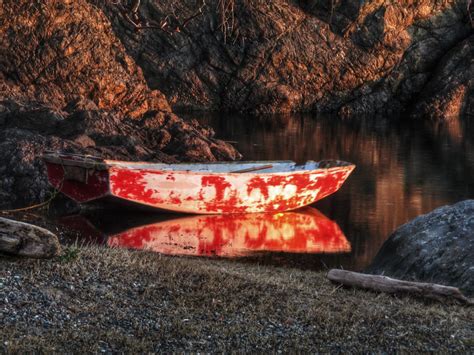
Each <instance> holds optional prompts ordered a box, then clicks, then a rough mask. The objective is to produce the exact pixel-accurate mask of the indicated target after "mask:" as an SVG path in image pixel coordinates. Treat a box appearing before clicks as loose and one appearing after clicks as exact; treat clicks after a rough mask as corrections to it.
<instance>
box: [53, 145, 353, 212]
mask: <svg viewBox="0 0 474 355" xmlns="http://www.w3.org/2000/svg"><path fill="white" fill-rule="evenodd" d="M44 161H45V162H46V166H47V171H48V178H49V181H50V183H51V184H52V185H53V186H54V187H55V188H56V189H58V190H60V191H61V192H62V193H64V194H65V195H67V196H69V197H70V198H72V199H73V200H75V201H77V202H79V203H86V202H92V201H112V202H120V201H122V202H128V203H132V204H138V205H141V206H147V207H153V208H156V209H159V210H165V211H171V212H179V213H196V214H226V213H256V212H283V211H289V210H294V209H297V208H300V207H303V206H307V205H310V204H312V203H314V202H315V201H318V200H320V199H322V198H324V197H326V196H328V195H330V194H332V193H334V192H336V191H337V190H338V189H339V188H340V187H341V186H342V184H343V183H344V181H345V180H346V179H347V177H348V176H349V174H350V173H351V172H352V170H354V168H355V166H354V165H353V164H350V163H347V162H342V161H336V160H325V161H321V162H314V161H308V162H306V163H305V164H302V165H297V164H296V163H295V162H293V161H261V162H258V161H257V162H218V163H205V164H204V163H181V164H161V163H145V162H125V161H114V160H104V159H98V158H94V157H90V156H78V155H72V154H70V155H68V154H59V153H54V154H47V155H45V156H44Z"/></svg>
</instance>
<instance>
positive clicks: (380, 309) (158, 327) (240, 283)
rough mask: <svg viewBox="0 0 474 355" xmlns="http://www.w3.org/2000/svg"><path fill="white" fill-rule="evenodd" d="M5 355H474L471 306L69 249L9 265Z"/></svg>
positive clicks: (5, 272)
mask: <svg viewBox="0 0 474 355" xmlns="http://www.w3.org/2000/svg"><path fill="white" fill-rule="evenodd" d="M0 300H1V302H0V340H1V344H0V352H6V353H9V352H31V351H40V352H52V351H54V352H65V351H67V352H106V353H107V352H117V351H125V352H134V353H136V352H157V351H199V352H201V351H205V352H210V351H212V352H215V351H230V350H237V351H269V350H270V351H283V352H289V351H295V350H300V351H305V352H306V351H324V352H327V351H331V352H340V351H344V352H346V351H370V352H392V351H394V350H408V351H443V352H445V351H461V352H473V351H474V311H473V308H472V307H470V308H468V307H463V306H460V305H456V304H448V305H446V304H439V303H432V302H427V301H421V300H418V299H414V298H410V297H401V298H397V297H393V296H388V295H383V294H376V293H370V292H365V291H355V290H346V289H343V288H339V287H335V286H334V285H332V284H331V283H329V282H328V281H327V280H326V279H325V275H324V273H321V272H312V271H301V270H297V269H290V268H284V267H279V268H278V267H271V266H259V265H249V264H242V263H239V262H232V261H226V260H212V259H192V258H179V257H165V256H161V255H158V254H153V253H147V252H136V251H135V252H134V251H127V250H119V249H105V248H99V247H81V248H78V247H75V246H70V247H67V248H66V249H65V251H64V254H63V255H62V256H61V257H59V258H56V259H53V260H48V261H44V260H43V261H40V260H31V259H15V258H10V257H5V256H3V257H1V259H0Z"/></svg>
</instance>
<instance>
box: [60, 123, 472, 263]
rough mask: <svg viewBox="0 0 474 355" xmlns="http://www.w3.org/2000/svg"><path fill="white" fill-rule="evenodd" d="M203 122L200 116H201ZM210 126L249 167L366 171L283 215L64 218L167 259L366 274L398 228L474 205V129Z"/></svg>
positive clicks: (98, 237) (93, 236)
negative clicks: (307, 165)
mask: <svg viewBox="0 0 474 355" xmlns="http://www.w3.org/2000/svg"><path fill="white" fill-rule="evenodd" d="M195 116H196V115H193V117H195ZM199 121H200V122H201V123H204V124H207V125H209V126H211V127H213V128H214V129H215V131H216V137H217V138H220V139H224V140H227V141H229V142H232V144H235V146H236V147H237V149H238V150H239V151H240V152H241V153H242V154H243V155H244V159H245V160H280V159H291V160H295V161H296V162H304V161H306V160H323V159H339V160H345V161H349V162H352V163H355V164H356V165H357V168H356V170H355V171H354V172H353V174H352V175H351V176H350V177H349V179H348V181H347V182H346V183H345V185H343V187H342V188H341V190H340V191H338V192H337V193H336V194H334V195H331V196H329V197H327V198H325V199H323V200H322V201H320V202H318V203H317V204H316V205H315V206H314V207H316V208H318V210H320V211H322V213H324V215H323V214H322V213H321V212H319V211H318V210H316V209H315V208H306V209H303V210H300V211H294V212H287V213H279V214H251V215H234V216H222V215H216V216H176V215H174V216H173V215H156V214H151V215H150V214H143V213H141V214H127V215H120V214H119V215H118V214H117V213H110V212H109V213H108V214H107V213H100V214H91V215H88V216H73V217H67V218H63V219H62V221H61V223H63V224H65V225H67V226H68V227H69V228H71V229H76V230H79V231H80V234H81V235H82V236H83V237H85V238H86V239H87V238H89V239H90V240H92V241H95V242H99V243H102V244H106V245H109V246H113V247H127V248H135V249H146V250H153V251H157V252H160V253H164V254H173V255H193V256H198V255H199V256H207V257H209V256H213V257H215V256H220V257H232V258H238V259H239V260H246V261H248V262H260V263H267V264H274V265H290V266H296V267H300V268H308V269H321V268H323V267H325V266H327V267H337V266H343V267H345V268H350V269H355V270H360V269H363V268H364V267H366V266H367V265H368V263H369V262H370V261H371V260H372V258H373V257H374V256H375V254H376V253H377V251H378V249H379V248H380V246H381V245H382V243H383V242H384V240H385V239H386V238H387V237H388V236H389V234H390V233H391V232H392V231H393V230H394V229H395V228H396V227H397V226H399V225H401V224H403V223H405V222H407V221H408V220H410V219H412V218H414V217H416V216H418V215H420V214H423V213H426V212H429V211H431V210H433V209H434V208H436V207H439V206H441V205H445V204H450V203H454V202H457V201H459V200H463V199H467V198H473V197H474V124H473V123H472V122H468V121H462V120H453V121H450V122H448V123H445V124H439V123H438V124H434V123H426V122H425V123H421V122H409V123H407V122H390V121H389V120H374V119H361V120H357V121H355V120H352V121H340V120H335V119H331V118H330V117H314V116H311V115H284V116H260V117H243V116H235V115H234V116H232V115H225V114H220V115H206V116H205V117H200V118H199Z"/></svg>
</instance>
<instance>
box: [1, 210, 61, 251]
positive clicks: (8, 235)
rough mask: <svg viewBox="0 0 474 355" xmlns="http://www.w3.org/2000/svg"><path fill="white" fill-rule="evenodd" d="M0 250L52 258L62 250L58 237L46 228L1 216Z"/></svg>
mask: <svg viewBox="0 0 474 355" xmlns="http://www.w3.org/2000/svg"><path fill="white" fill-rule="evenodd" d="M0 252H2V253H8V254H13V255H18V256H25V257H30V258H52V257H54V256H56V255H58V254H59V253H60V252H61V246H60V245H59V240H58V237H56V235H55V234H53V233H51V232H50V231H48V230H46V229H44V228H40V227H37V226H34V225H32V224H28V223H23V222H18V221H13V220H10V219H6V218H1V217H0Z"/></svg>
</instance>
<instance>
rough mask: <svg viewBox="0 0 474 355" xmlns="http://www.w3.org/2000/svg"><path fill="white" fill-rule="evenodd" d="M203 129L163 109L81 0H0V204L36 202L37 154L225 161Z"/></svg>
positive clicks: (228, 149) (39, 189) (42, 192)
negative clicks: (60, 152)
mask: <svg viewBox="0 0 474 355" xmlns="http://www.w3.org/2000/svg"><path fill="white" fill-rule="evenodd" d="M213 135H214V133H213V131H212V130H211V129H207V128H203V127H200V126H199V125H198V124H197V123H196V122H195V121H184V120H182V119H180V118H179V117H178V116H176V115H175V114H173V113H172V112H171V109H170V106H169V104H168V101H167V100H166V98H165V97H164V95H163V94H162V93H161V92H160V91H158V90H151V89H150V88H149V87H148V85H147V83H146V82H145V80H144V77H143V74H142V71H141V69H140V68H139V67H138V66H137V65H136V64H135V63H134V61H133V59H132V58H130V57H129V56H128V55H127V53H126V51H125V49H124V48H123V46H122V44H121V42H120V41H119V40H118V39H117V37H116V36H115V34H114V32H113V31H112V28H111V26H110V23H109V21H108V19H107V18H106V17H105V16H104V14H103V13H102V11H101V10H100V9H98V8H97V7H96V6H94V5H93V4H91V3H89V2H87V1H85V0H79V1H70V0H48V1H26V0H25V1H12V0H5V1H2V2H0V151H1V152H2V155H1V156H0V197H1V199H0V207H2V208H4V207H6V206H11V205H20V204H25V203H30V202H33V201H38V200H43V199H44V198H45V197H46V195H47V193H48V184H47V182H46V179H45V174H44V170H43V168H44V167H43V164H42V162H41V160H40V158H41V155H42V154H43V153H44V152H45V151H46V150H64V151H68V152H75V153H87V154H92V155H98V156H103V157H109V158H122V159H127V160H153V161H165V162H166V161H176V160H194V161H196V160H199V161H208V160H211V161H212V160H217V159H228V160H233V159H237V158H239V157H240V155H239V153H238V152H237V151H236V150H235V149H234V148H233V147H232V146H230V145H228V144H226V143H224V142H222V141H219V140H216V139H214V138H213Z"/></svg>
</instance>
